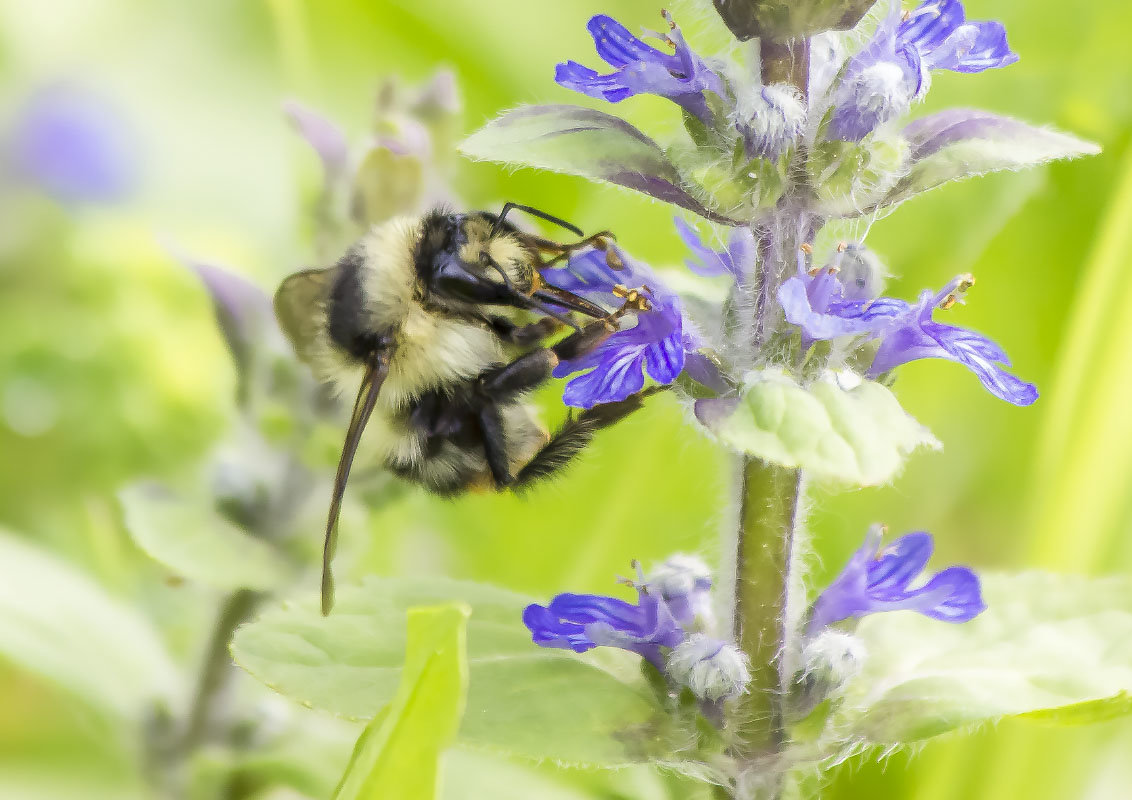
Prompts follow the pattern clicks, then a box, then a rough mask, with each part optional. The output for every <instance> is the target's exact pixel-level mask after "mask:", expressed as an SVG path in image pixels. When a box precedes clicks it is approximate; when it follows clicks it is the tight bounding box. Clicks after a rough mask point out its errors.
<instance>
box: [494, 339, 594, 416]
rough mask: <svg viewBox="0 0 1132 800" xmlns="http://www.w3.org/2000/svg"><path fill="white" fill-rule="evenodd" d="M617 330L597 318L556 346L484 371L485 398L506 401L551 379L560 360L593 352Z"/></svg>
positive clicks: (535, 351)
mask: <svg viewBox="0 0 1132 800" xmlns="http://www.w3.org/2000/svg"><path fill="white" fill-rule="evenodd" d="M614 330H615V328H614V327H613V323H610V322H606V321H605V320H597V321H595V322H591V323H590V324H588V325H586V326H585V327H584V328H582V330H580V331H578V332H577V333H572V334H570V335H569V336H567V337H566V338H565V339H563V340H562V341H561V342H559V343H558V344H556V345H554V346H553V347H546V348H541V349H539V350H534V351H532V352H530V353H526V354H525V355H522V356H519V357H518V358H516V359H515V360H514V361H512V362H511V363H509V364H504V365H503V366H501V367H496V368H495V369H491V370H488V371H487V372H485V373H483V374H482V375H481V376H480V377H479V380H478V381H477V384H476V390H477V393H478V394H479V396H480V397H481V398H483V400H484V401H490V402H492V403H497V404H498V403H506V402H510V401H511V400H513V399H514V398H515V397H517V396H518V395H521V394H523V393H524V392H529V391H531V390H532V389H535V388H537V387H538V386H540V385H541V384H543V383H545V382H546V381H548V380H550V375H551V373H552V372H553V371H554V368H555V367H556V366H558V363H559V362H560V361H566V360H569V359H571V358H578V357H580V356H584V355H586V354H587V353H590V352H592V351H593V350H594V349H595V348H596V347H597V346H598V345H600V344H601V343H602V342H604V341H605V340H606V339H608V338H609V335H610V334H611V333H612V332H613V331H614Z"/></svg>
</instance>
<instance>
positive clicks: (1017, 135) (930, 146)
mask: <svg viewBox="0 0 1132 800" xmlns="http://www.w3.org/2000/svg"><path fill="white" fill-rule="evenodd" d="M904 135H905V136H906V137H907V138H908V142H909V144H910V145H911V146H912V155H911V161H912V166H911V169H910V170H909V171H908V174H907V175H905V176H904V177H903V178H902V179H901V180H900V182H899V183H897V184H896V186H895V187H894V188H893V189H892V191H891V192H889V193H888V195H887V196H886V197H885V198H884V200H882V201H881V202H880V204H879V205H882V206H884V205H890V204H892V203H899V202H901V201H903V200H907V199H908V198H909V197H912V196H913V195H916V194H919V193H920V192H926V191H927V190H929V189H934V188H935V187H937V186H940V185H942V184H944V183H947V182H948V181H956V180H961V179H963V178H971V177H974V176H976V175H985V174H986V173H988V172H997V171H999V170H1007V169H1008V170H1015V169H1024V168H1025V167H1035V166H1038V165H1039V164H1045V163H1046V162H1049V161H1056V160H1058V159H1063V158H1077V157H1078V156H1087V155H1095V154H1097V153H1099V152H1100V148H1099V147H1098V146H1097V145H1095V144H1093V143H1092V142H1087V141H1085V140H1084V139H1078V138H1077V137H1076V136H1071V135H1070V134H1068V133H1061V132H1059V131H1054V130H1050V129H1048V128H1038V127H1035V126H1033V125H1029V124H1027V123H1025V122H1020V121H1019V120H1016V119H1011V118H1009V117H1003V116H1000V115H998V114H992V113H990V112H988V111H978V110H975V109H967V108H952V109H948V110H947V111H940V112H939V113H937V114H932V115H930V116H927V117H923V118H922V119H918V120H915V121H913V122H911V123H909V124H908V127H906V128H905V129H904Z"/></svg>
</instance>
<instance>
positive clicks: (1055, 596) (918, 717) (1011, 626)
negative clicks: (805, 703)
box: [831, 573, 1132, 744]
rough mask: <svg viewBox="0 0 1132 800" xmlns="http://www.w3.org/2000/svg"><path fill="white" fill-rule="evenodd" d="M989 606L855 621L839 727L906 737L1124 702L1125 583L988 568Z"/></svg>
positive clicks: (1128, 610)
mask: <svg viewBox="0 0 1132 800" xmlns="http://www.w3.org/2000/svg"><path fill="white" fill-rule="evenodd" d="M983 590H984V594H985V597H986V601H987V610H986V611H985V612H983V613H982V614H980V615H979V616H978V617H976V618H975V619H974V620H972V621H970V622H965V623H962V624H959V625H948V624H942V623H940V622H938V621H935V620H931V619H929V618H927V617H923V616H920V615H918V614H914V613H905V612H898V613H889V614H877V615H874V616H871V617H868V618H867V619H865V620H864V621H862V623H861V626H860V628H859V629H858V634H859V635H860V637H861V639H862V641H863V643H864V645H865V648H866V651H867V653H868V659H867V661H866V663H865V667H864V669H863V671H862V672H861V673H860V675H858V676H857V677H856V678H855V679H854V680H853V681H852V682H851V683H850V684H849V686H848V687H847V689H846V692H845V697H844V702H843V705H842V706H841V707H840V708H839V709H838V710H837V711H836V712H835V713H834V715H833V717H832V720H831V725H832V728H831V730H832V731H834V732H835V733H836V735H837V736H846V737H848V738H849V739H853V740H858V741H859V740H860V739H862V738H863V739H864V740H867V741H868V742H871V743H875V744H891V743H896V742H910V741H916V740H919V739H926V738H928V737H931V736H938V735H939V734H941V733H946V732H947V731H950V730H954V729H956V728H964V727H968V726H971V725H976V724H979V723H984V722H989V721H993V720H996V719H999V718H1001V717H1006V716H1026V717H1030V718H1036V719H1041V720H1044V721H1049V722H1060V723H1069V724H1080V723H1085V722H1096V721H1100V720H1105V719H1111V718H1112V717H1114V716H1116V715H1118V714H1121V713H1128V712H1132V702H1130V701H1129V692H1130V691H1132V581H1129V580H1128V579H1124V578H1121V579H1107V580H1089V579H1086V578H1080V577H1070V576H1057V575H1047V574H1041V573H1031V574H1025V575H1013V576H1005V575H1000V576H990V577H987V578H985V579H984V582H983Z"/></svg>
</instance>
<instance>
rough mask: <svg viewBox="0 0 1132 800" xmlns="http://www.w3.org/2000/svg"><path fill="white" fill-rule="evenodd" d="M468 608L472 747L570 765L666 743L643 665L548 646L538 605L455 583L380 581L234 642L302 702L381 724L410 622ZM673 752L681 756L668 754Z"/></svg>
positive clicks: (283, 616)
mask: <svg viewBox="0 0 1132 800" xmlns="http://www.w3.org/2000/svg"><path fill="white" fill-rule="evenodd" d="M445 602H464V603H467V604H468V605H469V606H471V608H472V615H471V618H470V619H469V620H468V666H469V674H470V684H469V690H468V709H467V713H466V715H465V717H464V722H463V724H462V726H461V728H460V734H459V739H460V740H461V741H463V742H466V743H469V744H474V745H479V746H483V747H487V748H490V749H493V750H496V751H499V752H506V753H512V754H515V755H519V756H523V757H528V758H534V759H542V758H547V759H554V760H556V761H560V762H563V763H575V764H590V765H597V766H613V765H618V764H626V763H631V762H634V761H639V760H642V759H644V758H646V757H648V756H649V755H653V754H655V752H654V751H659V750H662V749H663V748H664V747H665V741H664V733H665V728H664V726H663V719H662V713H661V709H660V707H659V706H658V704H657V703H656V701H655V700H654V697H653V695H652V694H651V693H650V690H649V689H648V687H647V686H646V685H645V684H644V682H643V680H641V679H640V677H639V672H638V669H637V667H638V661H637V659H636V658H635V657H632V656H629V655H628V654H625V655H626V658H625V659H624V660H619V659H617V656H618V655H620V654H618V653H611V654H607V655H609V656H610V658H609V659H608V660H607V661H603V662H599V661H597V660H596V659H590V658H586V657H579V656H575V655H573V654H569V653H562V652H559V651H553V650H546V649H541V648H538V647H536V646H535V645H534V644H532V642H531V640H530V634H529V632H528V631H527V629H526V628H525V627H524V626H523V623H522V620H521V615H522V611H523V608H524V607H525V606H526V605H527V604H528V603H529V602H531V600H530V599H528V598H526V597H523V596H521V595H518V594H514V593H512V592H507V591H504V590H502V589H496V588H493V587H490V586H484V585H480V584H474V583H467V582H461V581H450V580H442V579H429V580H397V579H392V580H381V581H379V580H368V581H366V582H365V583H363V584H362V585H360V586H351V587H345V588H344V589H343V590H342V591H341V592H340V593H339V597H338V602H337V604H336V606H335V609H334V612H333V613H332V614H331V615H330V616H329V617H325V618H324V617H323V616H322V615H321V614H320V612H319V607H318V603H317V602H316V600H315V598H314V595H313V593H312V595H311V597H310V598H309V599H304V600H303V601H302V602H298V603H287V604H285V605H283V606H281V607H276V608H273V609H270V610H268V611H267V612H265V613H264V614H263V616H262V617H261V618H260V619H258V620H257V621H255V622H252V623H249V624H247V625H244V626H242V627H241V628H240V629H239V630H238V631H237V632H236V636H235V638H234V639H233V642H232V653H233V655H234V657H235V659H236V661H237V663H239V664H240V665H241V666H243V667H244V668H245V669H246V670H248V672H250V673H252V674H253V675H254V676H255V677H257V678H259V679H260V680H261V681H263V682H264V683H266V684H267V685H268V686H270V687H272V688H273V689H275V690H276V691H278V692H281V693H282V694H285V695H287V696H288V697H291V698H292V699H294V700H297V701H299V702H301V703H304V704H307V705H312V706H315V707H317V708H322V709H325V710H328V711H332V712H334V713H337V714H342V715H346V716H350V717H362V718H365V717H372V716H373V715H374V714H376V713H377V712H378V710H379V709H381V708H382V707H383V706H385V705H386V704H387V703H389V702H390V701H391V700H392V698H393V697H394V695H395V693H396V690H397V686H398V684H399V683H400V680H401V671H402V663H403V662H404V660H405V635H404V617H405V613H406V612H407V610H408V609H409V608H411V607H414V606H421V605H429V604H436V603H445ZM662 755H666V756H667V755H670V753H662Z"/></svg>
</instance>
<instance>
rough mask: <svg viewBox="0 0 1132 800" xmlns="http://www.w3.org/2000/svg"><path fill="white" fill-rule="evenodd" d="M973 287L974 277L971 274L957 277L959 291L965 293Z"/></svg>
mask: <svg viewBox="0 0 1132 800" xmlns="http://www.w3.org/2000/svg"><path fill="white" fill-rule="evenodd" d="M974 285H975V276H974V275H972V274H971V273H969V272H968V273H966V274H965V275H960V276H959V291H961V292H965V291H967V290H968V289H970V288H971V287H972V286H974Z"/></svg>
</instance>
